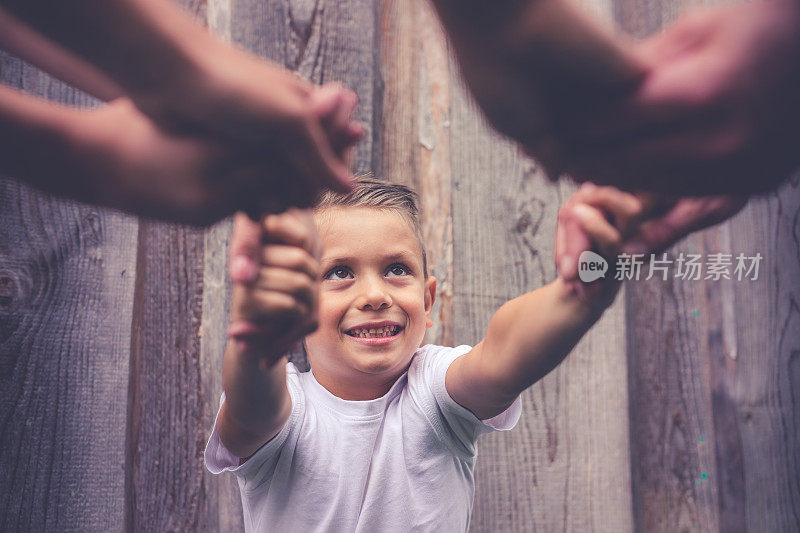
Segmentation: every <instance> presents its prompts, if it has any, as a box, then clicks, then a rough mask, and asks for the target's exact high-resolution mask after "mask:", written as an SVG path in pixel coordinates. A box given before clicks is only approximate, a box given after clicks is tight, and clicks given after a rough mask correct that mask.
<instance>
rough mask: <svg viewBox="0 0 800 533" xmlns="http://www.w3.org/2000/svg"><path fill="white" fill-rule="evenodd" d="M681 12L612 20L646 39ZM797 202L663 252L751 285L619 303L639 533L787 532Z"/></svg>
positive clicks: (635, 11)
mask: <svg viewBox="0 0 800 533" xmlns="http://www.w3.org/2000/svg"><path fill="white" fill-rule="evenodd" d="M691 4H694V3H691V2H680V1H673V2H661V3H657V4H652V3H644V4H642V3H638V2H617V3H616V6H617V10H616V15H617V17H618V20H619V21H620V23H621V25H622V26H623V27H624V28H625V29H627V30H628V31H630V32H632V33H634V34H637V35H640V36H644V35H648V34H650V33H652V32H653V31H656V30H658V29H659V28H660V27H662V26H663V25H665V24H667V23H668V22H669V21H671V20H674V19H675V18H676V17H677V16H678V15H679V13H680V12H681V11H682V10H683V9H685V8H686V7H689V6H690V5H691ZM797 199H798V193H797V190H796V182H795V183H794V184H793V185H788V186H787V187H785V188H784V189H783V190H782V191H781V192H780V193H778V194H773V195H770V196H768V197H767V198H766V199H758V200H754V201H752V202H751V203H750V205H749V206H748V207H747V208H746V209H745V210H744V212H743V213H741V214H739V215H738V216H737V217H736V218H735V219H733V220H732V221H730V222H728V223H726V224H724V225H723V226H721V227H718V228H715V229H712V230H709V231H706V232H704V233H703V234H702V235H697V236H693V237H690V238H689V239H687V240H686V241H684V242H682V243H679V244H678V245H676V246H675V247H673V254H672V256H671V258H672V259H674V258H675V254H677V253H679V252H694V253H701V254H704V256H707V255H708V254H709V253H715V252H724V253H733V254H734V256H735V255H736V254H739V253H745V255H748V256H750V255H755V254H756V253H761V254H762V255H763V257H764V259H763V262H762V265H761V277H760V279H759V280H757V281H753V282H746V281H719V282H713V281H706V282H702V281H693V282H692V281H687V282H676V281H674V280H670V281H667V282H661V281H658V282H656V281H655V280H653V281H652V282H651V283H643V282H640V283H636V284H634V285H635V287H632V288H630V290H629V293H628V296H629V299H628V304H629V319H630V323H629V333H630V337H629V364H630V368H631V441H632V455H633V457H632V477H633V487H634V490H633V499H634V510H635V516H636V524H637V528H639V529H642V530H646V531H675V530H702V531H711V530H720V531H741V530H745V529H747V530H750V531H790V530H796V529H797V528H798V523H800V520H798V516H800V512H798V509H799V508H800V503H798V502H800V498H799V496H800V491H798V486H797V479H800V466H798V462H797V459H796V457H797V454H798V449H800V439H798V427H800V415H798V414H797V413H798V411H797V408H796V404H797V402H796V400H795V398H794V396H796V395H793V394H792V391H793V390H796V389H797V383H798V382H800V377H798V375H799V374H798V370H797V365H796V363H795V360H796V357H795V355H794V354H796V353H797V345H798V341H800V335H799V334H798V333H797V331H798V330H797V328H794V327H792V325H793V324H794V323H796V320H797V304H796V302H797V294H798V286H799V285H800V273H798V261H797V257H798V255H797V235H796V231H797V230H796V228H797V209H798V200H797Z"/></svg>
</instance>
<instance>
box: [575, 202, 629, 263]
mask: <svg viewBox="0 0 800 533" xmlns="http://www.w3.org/2000/svg"><path fill="white" fill-rule="evenodd" d="M573 212H574V213H575V217H576V218H577V220H578V223H579V225H580V228H581V230H582V231H583V232H584V233H585V234H586V235H587V236H588V237H589V238H590V239H591V241H592V243H594V244H595V245H596V247H597V248H598V249H599V251H600V252H601V253H602V254H603V255H606V256H609V255H613V254H615V253H616V251H617V250H618V249H619V246H620V243H621V242H622V236H621V235H620V232H619V231H618V230H617V229H616V228H615V227H614V226H612V225H611V224H610V223H609V222H608V220H606V217H605V216H603V213H602V212H601V211H599V210H597V209H595V208H593V207H590V206H588V205H586V204H577V205H576V206H575V207H574V208H573Z"/></svg>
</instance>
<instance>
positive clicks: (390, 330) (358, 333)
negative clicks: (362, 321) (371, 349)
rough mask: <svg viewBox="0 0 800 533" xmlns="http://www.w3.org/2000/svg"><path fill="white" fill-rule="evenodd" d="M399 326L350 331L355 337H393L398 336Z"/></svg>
mask: <svg viewBox="0 0 800 533" xmlns="http://www.w3.org/2000/svg"><path fill="white" fill-rule="evenodd" d="M397 329H398V328H397V326H384V327H382V328H359V329H353V330H350V334H351V335H352V336H353V337H361V338H368V337H391V336H392V335H395V334H396V331H397Z"/></svg>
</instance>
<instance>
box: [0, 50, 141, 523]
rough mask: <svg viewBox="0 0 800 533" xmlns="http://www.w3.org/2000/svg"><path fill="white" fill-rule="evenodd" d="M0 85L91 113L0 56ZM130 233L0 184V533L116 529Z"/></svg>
mask: <svg viewBox="0 0 800 533" xmlns="http://www.w3.org/2000/svg"><path fill="white" fill-rule="evenodd" d="M0 77H1V78H2V82H3V83H5V84H8V85H11V86H13V87H18V88H21V89H24V90H25V91H26V92H28V93H31V94H33V95H37V96H43V97H48V98H50V99H52V100H55V101H59V102H63V103H66V104H70V105H76V106H90V105H94V102H93V101H92V100H91V99H90V98H88V97H87V96H86V95H84V94H81V93H79V92H77V91H75V90H74V89H72V88H70V87H67V86H65V85H64V84H62V83H60V82H57V81H55V80H53V79H51V78H50V77H49V76H47V75H45V74H43V73H42V72H40V71H38V70H37V69H34V68H32V67H30V66H29V65H26V64H24V63H22V62H20V61H18V60H16V59H14V58H11V57H9V56H6V55H3V54H0ZM43 157H46V154H43ZM136 231H137V224H136V221H135V220H133V219H131V218H130V217H126V216H123V215H120V214H117V213H113V212H110V211H107V210H102V209H96V208H93V207H90V206H86V205H81V204H77V203H74V202H67V201H62V200H57V199H54V198H52V197H49V196H47V195H44V194H41V193H38V192H36V191H33V190H31V189H28V188H27V187H24V186H22V185H20V184H18V183H16V182H13V181H9V180H5V179H3V180H0V479H2V482H0V530H2V531H79V530H80V531H86V530H94V531H102V530H110V529H118V528H119V526H120V524H121V523H122V517H123V506H124V497H123V496H124V493H123V487H124V483H123V480H124V465H125V455H124V442H125V404H126V388H127V387H126V385H127V378H128V351H129V346H130V327H131V305H130V303H131V301H132V299H133V279H134V275H135V245H134V243H135V240H136Z"/></svg>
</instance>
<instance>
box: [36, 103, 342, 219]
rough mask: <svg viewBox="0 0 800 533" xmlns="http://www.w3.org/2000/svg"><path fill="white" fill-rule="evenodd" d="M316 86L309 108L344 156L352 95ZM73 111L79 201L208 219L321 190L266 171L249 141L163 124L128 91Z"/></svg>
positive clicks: (294, 201) (278, 205) (299, 201)
mask: <svg viewBox="0 0 800 533" xmlns="http://www.w3.org/2000/svg"><path fill="white" fill-rule="evenodd" d="M320 91H321V94H320V95H319V96H317V97H316V100H315V104H314V105H315V107H314V108H313V109H315V110H316V111H315V112H319V113H321V115H320V118H319V119H318V120H319V121H320V122H321V123H324V124H325V127H326V129H327V131H326V134H328V133H329V134H330V135H331V136H332V137H333V138H338V139H339V143H338V144H337V145H336V146H337V149H338V155H337V157H340V158H343V159H344V158H346V153H347V151H348V149H349V148H350V146H351V144H352V142H351V138H349V137H347V133H346V132H345V133H344V134H341V132H342V128H343V127H344V128H348V127H349V125H350V119H349V116H350V112H351V111H352V109H353V106H354V105H355V97H354V96H352V97H348V96H347V94H346V93H341V91H340V90H339V89H338V88H330V89H326V90H322V89H321V90H320ZM342 94H344V96H342ZM74 114H75V117H76V119H75V120H74V122H73V123H72V124H74V128H73V133H72V135H71V137H72V138H73V139H74V143H75V145H76V146H79V147H80V148H78V149H75V150H72V151H71V152H72V155H70V156H69V157H70V158H71V161H70V163H71V164H70V165H69V167H70V169H72V171H74V172H75V174H76V180H75V181H77V182H78V183H82V184H83V185H81V186H80V188H81V189H82V190H81V191H80V192H79V193H78V194H73V196H77V197H78V198H79V199H81V200H84V201H91V202H96V203H99V204H102V205H108V206H112V207H117V208H120V209H123V210H125V211H129V212H132V213H136V214H139V215H144V216H152V217H155V218H160V219H167V220H172V221H177V222H188V223H192V224H207V223H211V222H214V221H216V220H219V219H220V218H222V217H223V216H225V215H228V214H230V213H232V212H234V211H235V210H237V209H243V208H248V211H249V212H251V213H259V214H260V213H264V212H280V211H283V210H284V209H285V208H286V207H287V206H292V205H295V206H308V205H310V204H311V203H312V202H313V200H314V198H315V197H316V195H317V194H319V192H321V190H323V189H322V186H321V185H320V184H319V183H308V182H304V181H302V180H296V181H287V180H285V174H284V173H282V172H281V170H282V169H281V168H278V169H271V171H270V172H266V171H265V170H264V168H265V166H266V163H267V161H265V156H264V154H263V153H262V151H261V150H259V149H256V148H254V147H252V146H241V145H238V144H237V143H234V142H231V141H220V140H219V139H217V138H213V137H212V138H209V137H207V136H203V135H189V134H183V133H179V132H177V131H168V130H165V129H164V128H162V127H159V125H158V124H156V123H154V122H153V121H151V120H150V119H149V118H148V117H147V116H145V115H143V114H142V113H141V112H139V110H138V109H137V108H136V107H135V106H134V105H133V104H132V103H131V102H130V101H129V100H126V99H119V100H116V101H114V102H112V103H111V104H109V105H108V106H105V107H103V108H99V109H97V110H95V111H91V112H74ZM78 115H82V116H81V117H80V118H79V117H78ZM87 146H88V147H90V148H89V149H86V148H85V147H87ZM51 172H52V169H51ZM78 174H80V177H77V175H78ZM68 183H69V181H64V188H65V190H64V191H62V192H63V193H64V194H69V192H70V191H68V190H67V189H66V188H67V187H68ZM73 183H75V182H73ZM340 188H341V186H340ZM56 192H57V191H56Z"/></svg>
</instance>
